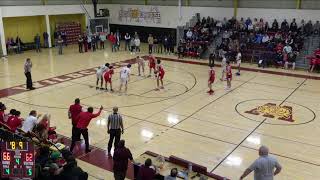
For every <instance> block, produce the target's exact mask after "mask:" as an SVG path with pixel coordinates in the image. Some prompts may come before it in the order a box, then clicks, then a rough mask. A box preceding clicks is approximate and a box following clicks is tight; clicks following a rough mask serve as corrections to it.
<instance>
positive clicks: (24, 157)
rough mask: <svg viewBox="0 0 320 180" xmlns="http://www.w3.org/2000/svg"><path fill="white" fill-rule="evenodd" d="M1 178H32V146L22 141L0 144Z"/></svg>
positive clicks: (33, 161) (33, 164)
mask: <svg viewBox="0 0 320 180" xmlns="http://www.w3.org/2000/svg"><path fill="white" fill-rule="evenodd" d="M1 162H2V164H1V178H33V177H34V170H35V159H34V147H33V144H31V143H29V142H23V141H9V142H5V141H3V142H1Z"/></svg>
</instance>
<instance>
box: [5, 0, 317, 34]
mask: <svg viewBox="0 0 320 180" xmlns="http://www.w3.org/2000/svg"><path fill="white" fill-rule="evenodd" d="M135 1H139V2H140V0H135ZM214 1H216V0H214ZM227 1H228V2H229V1H230V0H226V1H225V2H224V3H227ZM251 1H252V2H253V1H258V0H251ZM271 1H273V2H275V0H271ZM303 1H304V2H305V4H307V5H308V4H309V5H311V4H310V3H317V2H315V1H311V0H303ZM148 2H152V1H151V0H148ZM183 2H185V1H183ZM190 2H192V1H190ZM201 2H202V3H204V2H205V1H204V0H201ZM265 2H267V1H265ZM279 2H280V1H279ZM307 2H309V3H307ZM221 3H222V2H221ZM85 7H86V9H87V11H88V12H89V14H90V16H91V17H93V16H94V15H93V7H92V5H89V4H88V5H85ZM152 7H157V8H158V10H159V12H160V15H161V21H160V23H154V22H136V21H130V20H125V19H122V20H120V18H119V12H120V9H121V8H123V9H125V10H128V9H130V8H131V9H139V10H144V11H148V9H150V8H152ZM98 8H108V9H109V10H110V16H111V18H110V22H111V24H118V25H132V26H148V27H162V28H176V27H177V26H178V25H185V23H186V22H188V21H189V20H190V18H192V16H194V15H195V14H196V13H201V16H204V17H206V16H211V17H214V18H216V19H223V17H227V18H231V17H232V16H233V12H234V9H233V8H231V7H227V8H223V7H194V6H182V7H181V9H180V10H179V8H178V6H152V5H149V6H144V5H125V4H100V5H99V6H98ZM0 9H1V11H0V12H1V15H2V17H18V16H37V15H46V14H48V15H62V14H83V13H84V10H83V9H82V8H81V6H80V5H65V6H63V8H61V6H58V5H46V6H0ZM239 17H244V18H247V17H252V18H253V17H257V18H264V19H265V20H268V21H272V20H273V19H274V18H276V19H280V20H282V19H287V20H289V21H291V19H292V18H296V19H298V21H299V22H300V20H301V19H305V20H309V19H311V20H313V21H315V20H318V19H320V11H319V10H307V9H301V10H296V9H262V8H261V9H260V8H238V18H239Z"/></svg>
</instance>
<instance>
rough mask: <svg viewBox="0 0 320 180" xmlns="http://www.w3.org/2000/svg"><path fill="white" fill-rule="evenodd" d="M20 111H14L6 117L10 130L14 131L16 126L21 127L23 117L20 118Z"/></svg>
mask: <svg viewBox="0 0 320 180" xmlns="http://www.w3.org/2000/svg"><path fill="white" fill-rule="evenodd" d="M20 114H21V113H20V111H15V112H14V113H13V114H12V115H13V116H11V117H8V121H7V125H8V126H9V127H10V129H11V131H12V132H13V133H14V132H16V130H17V128H21V127H22V122H23V119H22V118H20Z"/></svg>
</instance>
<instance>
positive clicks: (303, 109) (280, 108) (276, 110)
mask: <svg viewBox="0 0 320 180" xmlns="http://www.w3.org/2000/svg"><path fill="white" fill-rule="evenodd" d="M307 105H309V106H311V105H312V104H307ZM235 111H236V112H237V113H238V114H239V115H240V116H242V117H243V118H245V119H248V120H251V121H255V122H261V121H263V120H264V119H265V118H266V120H265V122H264V124H269V125H284V126H290V125H301V124H307V123H310V122H312V121H314V120H315V118H316V113H315V112H314V111H313V110H312V109H311V108H309V107H308V106H306V105H303V104H300V103H298V102H289V101H285V102H283V100H278V99H250V100H245V101H241V102H239V103H238V104H237V105H236V106H235ZM239 120H244V119H241V118H239Z"/></svg>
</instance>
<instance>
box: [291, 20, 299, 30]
mask: <svg viewBox="0 0 320 180" xmlns="http://www.w3.org/2000/svg"><path fill="white" fill-rule="evenodd" d="M297 30H298V25H297V23H296V19H295V18H293V19H292V22H291V24H290V31H292V32H296V31H297Z"/></svg>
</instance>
